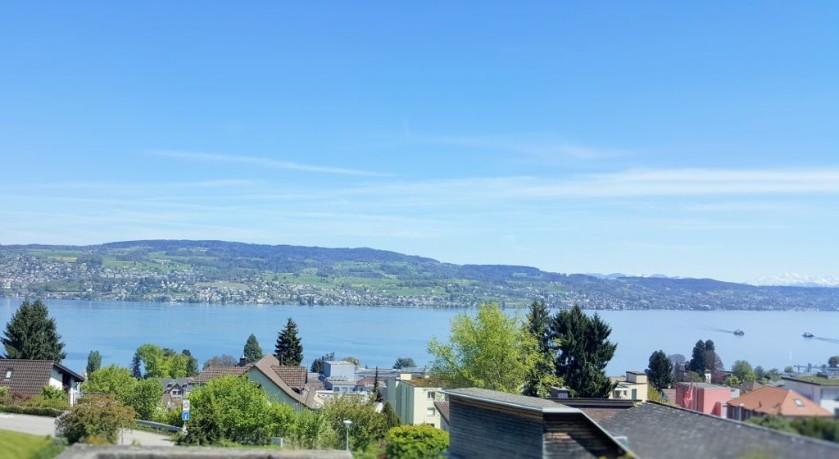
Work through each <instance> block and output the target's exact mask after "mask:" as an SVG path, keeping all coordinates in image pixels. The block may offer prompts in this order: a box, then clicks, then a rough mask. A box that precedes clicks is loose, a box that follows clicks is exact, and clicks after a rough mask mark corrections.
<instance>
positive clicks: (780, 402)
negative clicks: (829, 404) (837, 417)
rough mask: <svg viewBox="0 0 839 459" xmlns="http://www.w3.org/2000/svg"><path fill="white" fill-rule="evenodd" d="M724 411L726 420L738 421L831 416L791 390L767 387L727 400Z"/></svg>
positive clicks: (828, 412) (831, 414) (814, 403)
mask: <svg viewBox="0 0 839 459" xmlns="http://www.w3.org/2000/svg"><path fill="white" fill-rule="evenodd" d="M726 410H727V414H726V417H727V418H729V419H736V420H738V421H745V420H747V419H749V418H751V417H753V416H786V417H812V416H824V417H830V416H833V413H831V412H830V411H827V410H826V409H824V408H822V407H821V406H819V405H817V404H816V402H813V401H811V400H808V399H807V397H805V396H803V395H801V394H799V393H798V392H796V391H794V390H792V389H785V388H783V387H768V386H767V387H761V388H760V389H757V390H754V391H751V392H749V393H748V394H746V395H741V396H740V397H737V398H733V399H731V400H729V401H728V405H727V407H726Z"/></svg>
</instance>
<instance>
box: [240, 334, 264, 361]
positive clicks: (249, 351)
mask: <svg viewBox="0 0 839 459" xmlns="http://www.w3.org/2000/svg"><path fill="white" fill-rule="evenodd" d="M242 355H243V356H245V362H247V363H254V362H256V361H257V360H259V359H261V358H262V356H263V354H262V348H261V347H260V346H259V341H257V340H256V335H254V334H253V333H251V336H248V341H247V342H246V343H245V348H244V349H242Z"/></svg>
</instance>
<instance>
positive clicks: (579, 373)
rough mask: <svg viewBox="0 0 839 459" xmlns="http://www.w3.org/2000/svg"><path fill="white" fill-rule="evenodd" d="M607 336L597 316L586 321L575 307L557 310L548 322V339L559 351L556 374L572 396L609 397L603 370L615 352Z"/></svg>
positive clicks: (607, 329) (603, 325)
mask: <svg viewBox="0 0 839 459" xmlns="http://www.w3.org/2000/svg"><path fill="white" fill-rule="evenodd" d="M611 333H612V329H611V327H609V325H607V324H606V323H605V322H603V320H602V319H600V316H599V315H598V314H597V313H595V314H594V316H593V317H591V318H589V317H588V316H586V315H585V314H583V311H582V309H580V307H579V306H578V305H574V307H573V308H571V309H569V310H563V311H559V312H558V313H557V314H556V315H555V316H554V317H553V319H552V320H551V336H552V338H553V339H554V340H556V341H557V342H558V348H559V355H558V356H557V357H556V361H555V369H556V375H557V376H559V377H560V378H562V379H563V380H564V381H565V386H566V387H568V388H569V389H570V390H571V393H572V395H573V396H575V397H601V398H605V397H608V396H609V393H610V392H611V391H612V387H613V384H612V382H611V381H610V380H609V378H608V377H607V376H606V372H605V369H606V365H607V364H608V363H609V360H611V359H612V357H613V356H614V355H615V350H616V349H617V344H614V343H612V342H610V341H609V340H608V339H609V335H610V334H611Z"/></svg>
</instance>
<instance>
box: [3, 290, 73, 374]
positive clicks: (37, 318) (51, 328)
mask: <svg viewBox="0 0 839 459" xmlns="http://www.w3.org/2000/svg"><path fill="white" fill-rule="evenodd" d="M2 342H3V346H4V347H5V348H6V358H7V359H31V360H55V361H56V362H60V361H61V360H63V359H64V358H65V357H66V356H67V354H66V353H65V352H64V343H62V342H61V335H59V334H58V332H57V331H56V325H55V319H53V318H51V317H50V316H49V311H48V310H47V307H46V305H44V303H42V302H41V301H40V300H38V301H36V302H34V303H30V302H29V301H24V302H23V303H22V304H21V305H20V307H19V308H18V310H17V311H15V313H14V314H12V318H11V319H10V320H9V323H8V324H6V332H5V334H4V336H3V338H2Z"/></svg>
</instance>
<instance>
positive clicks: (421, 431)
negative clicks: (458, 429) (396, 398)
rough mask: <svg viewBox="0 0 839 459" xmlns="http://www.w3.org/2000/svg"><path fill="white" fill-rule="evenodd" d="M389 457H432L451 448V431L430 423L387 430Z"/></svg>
mask: <svg viewBox="0 0 839 459" xmlns="http://www.w3.org/2000/svg"><path fill="white" fill-rule="evenodd" d="M385 443H386V444H387V457H395V458H397V457H398V458H400V459H432V458H438V457H442V456H443V453H444V452H445V451H446V450H448V449H449V433H448V432H446V431H444V430H440V429H438V428H436V427H434V426H430V425H416V426H399V427H394V428H392V429H390V430H388V432H387V436H386V437H385Z"/></svg>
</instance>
